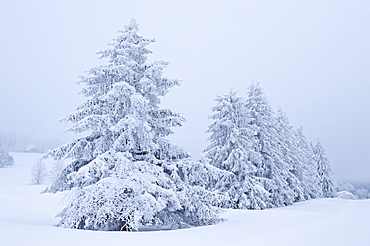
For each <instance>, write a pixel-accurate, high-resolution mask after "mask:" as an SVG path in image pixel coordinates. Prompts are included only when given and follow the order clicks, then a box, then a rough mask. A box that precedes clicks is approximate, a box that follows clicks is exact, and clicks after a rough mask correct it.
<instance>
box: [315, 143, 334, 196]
mask: <svg viewBox="0 0 370 246" xmlns="http://www.w3.org/2000/svg"><path fill="white" fill-rule="evenodd" d="M313 150H314V161H315V164H316V168H317V172H318V175H319V184H320V187H321V190H322V196H323V197H328V198H330V197H335V186H336V185H335V181H334V178H333V175H332V171H331V166H330V161H329V158H328V157H327V156H326V153H325V150H324V147H323V146H322V144H321V142H320V141H317V144H316V145H315V146H314V148H313Z"/></svg>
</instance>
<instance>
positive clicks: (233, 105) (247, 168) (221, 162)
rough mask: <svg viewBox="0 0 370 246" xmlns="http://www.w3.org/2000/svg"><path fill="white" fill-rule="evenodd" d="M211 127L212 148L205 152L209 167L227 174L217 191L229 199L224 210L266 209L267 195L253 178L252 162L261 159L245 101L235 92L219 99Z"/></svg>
mask: <svg viewBox="0 0 370 246" xmlns="http://www.w3.org/2000/svg"><path fill="white" fill-rule="evenodd" d="M216 102H217V105H216V106H215V107H213V115H212V116H211V119H213V120H214V122H213V123H212V124H211V125H210V126H209V129H208V132H209V133H211V136H210V137H209V140H210V142H211V143H210V145H209V146H208V148H207V149H206V150H205V151H206V157H207V158H209V159H210V164H211V165H214V166H215V167H218V168H220V169H222V170H225V171H228V172H225V173H224V174H223V175H222V176H221V177H220V180H219V181H218V182H217V185H216V186H217V188H218V189H219V190H220V191H221V192H224V193H226V194H227V195H228V196H229V202H227V203H223V204H220V206H222V207H231V208H242V209H246V208H247V209H264V208H266V204H265V202H264V200H266V198H265V197H266V196H267V195H268V194H267V192H266V191H265V190H264V189H263V187H262V185H261V184H260V183H259V181H258V180H256V179H254V177H255V173H256V170H257V169H256V167H255V166H254V165H253V163H252V162H251V160H255V159H257V158H258V157H259V156H258V154H257V153H255V152H254V150H253V148H252V145H253V141H254V140H253V138H254V136H253V134H254V131H253V129H248V128H247V127H246V126H247V125H246V124H247V121H248V115H247V114H246V112H245V107H244V101H243V99H242V98H241V97H237V96H236V93H235V92H230V93H229V94H227V95H224V96H222V97H217V98H216Z"/></svg>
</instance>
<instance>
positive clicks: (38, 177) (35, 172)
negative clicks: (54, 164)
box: [31, 159, 48, 185]
mask: <svg viewBox="0 0 370 246" xmlns="http://www.w3.org/2000/svg"><path fill="white" fill-rule="evenodd" d="M47 177H48V170H47V168H46V165H45V162H44V160H43V159H37V160H35V163H34V165H33V167H32V170H31V184H32V185H40V184H43V183H44V182H45V181H46V180H47Z"/></svg>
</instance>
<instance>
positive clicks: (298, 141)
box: [294, 127, 322, 200]
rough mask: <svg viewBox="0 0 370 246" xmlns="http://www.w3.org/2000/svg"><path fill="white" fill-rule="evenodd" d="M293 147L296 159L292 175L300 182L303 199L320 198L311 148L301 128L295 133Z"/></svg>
mask: <svg viewBox="0 0 370 246" xmlns="http://www.w3.org/2000/svg"><path fill="white" fill-rule="evenodd" d="M294 145H295V154H296V156H297V157H298V162H297V163H296V165H295V172H294V174H295V175H296V177H297V178H298V179H299V180H300V182H301V187H302V189H303V192H304V196H305V199H306V200H307V199H314V198H320V197H322V189H321V187H320V179H319V175H318V172H317V168H316V165H315V161H314V159H313V157H314V152H313V148H312V146H311V144H310V143H309V142H308V140H307V138H306V137H305V135H304V132H303V128H302V127H300V128H298V129H297V130H296V131H295V142H294Z"/></svg>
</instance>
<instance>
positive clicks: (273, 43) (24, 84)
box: [0, 0, 370, 181]
mask: <svg viewBox="0 0 370 246" xmlns="http://www.w3.org/2000/svg"><path fill="white" fill-rule="evenodd" d="M132 17H133V18H135V19H136V20H137V21H138V23H139V24H140V26H139V34H141V35H143V36H144V37H147V38H155V39H156V42H155V43H154V44H151V45H150V47H149V48H150V49H151V50H152V51H153V54H152V55H151V56H150V59H151V60H166V61H169V62H170V65H169V67H168V68H167V69H166V70H165V75H166V76H168V77H172V78H178V79H181V80H182V85H181V86H180V87H178V88H174V89H173V90H172V91H171V92H170V93H169V94H168V95H167V96H166V97H165V98H163V106H164V107H169V108H171V109H173V110H175V111H177V112H179V113H181V114H182V115H183V116H184V117H185V118H186V119H187V122H186V123H185V124H184V126H183V127H182V128H180V129H177V130H175V134H174V135H173V136H171V137H170V139H171V140H172V141H174V142H175V143H177V144H179V145H182V146H183V147H185V148H186V149H187V150H188V151H189V152H190V153H191V154H192V155H193V156H194V157H196V158H198V157H199V156H200V154H201V152H202V150H203V149H204V148H205V147H206V146H207V144H208V142H207V136H208V135H207V134H205V131H206V130H207V126H208V125H209V124H210V120H209V119H208V116H209V115H210V114H211V107H212V106H214V105H215V102H214V99H215V97H216V95H222V94H225V93H227V92H228V91H229V90H230V89H234V90H237V91H239V95H240V96H245V94H246V91H247V88H248V86H249V85H250V83H251V81H252V80H254V81H258V82H260V85H261V86H262V88H263V89H264V92H265V94H266V96H267V99H268V100H269V102H270V103H271V105H272V107H273V108H274V109H275V110H277V109H278V107H281V108H282V109H283V110H284V111H286V113H287V114H288V116H289V118H290V121H291V124H292V125H293V126H295V127H300V126H303V127H304V130H305V133H306V136H307V137H308V139H309V140H310V141H313V142H316V140H317V139H318V138H320V140H321V141H322V143H323V145H324V147H325V149H326V151H327V154H328V156H329V157H330V159H331V163H332V166H333V171H334V173H335V176H336V178H337V179H338V180H340V181H345V180H350V181H354V180H359V181H370V157H369V155H370V151H369V146H370V130H369V126H370V96H369V95H370V69H369V68H370V66H369V65H370V45H369V43H370V42H369V41H370V25H369V23H370V1H367V0H364V1H340V0H336V1H305V2H303V1H118V0H117V1H69V0H68V1H46V0H45V1H39V0H37V1H5V0H0V33H1V39H0V66H1V68H0V83H1V90H0V114H1V120H0V133H7V134H14V133H17V134H20V135H26V136H28V137H30V138H34V139H44V140H46V139H52V140H59V141H61V142H63V141H67V140H70V139H72V138H73V137H74V136H73V135H72V134H66V133H65V130H66V128H67V127H68V125H66V124H62V123H59V122H58V120H59V119H61V118H63V117H64V116H66V115H67V114H69V113H71V112H72V111H73V110H74V109H75V108H76V107H77V106H78V105H79V104H80V103H82V102H83V101H84V100H85V98H83V96H82V95H79V94H78V93H79V91H80V90H81V87H80V86H78V85H77V84H76V82H77V81H78V76H82V75H85V74H86V73H85V71H87V70H88V69H89V68H91V67H93V66H96V65H98V64H101V62H102V61H100V60H99V59H98V57H97V55H96V54H95V53H96V52H98V51H100V50H103V49H105V48H107V47H108V46H107V43H110V42H111V40H112V39H113V38H115V37H116V36H117V31H118V30H120V29H123V27H124V25H126V24H128V23H129V20H130V19H131V18H132Z"/></svg>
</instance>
